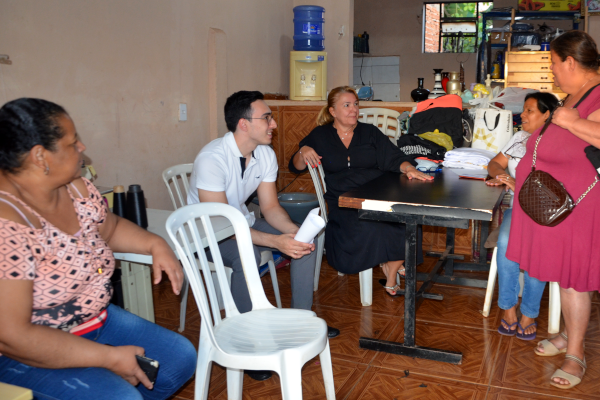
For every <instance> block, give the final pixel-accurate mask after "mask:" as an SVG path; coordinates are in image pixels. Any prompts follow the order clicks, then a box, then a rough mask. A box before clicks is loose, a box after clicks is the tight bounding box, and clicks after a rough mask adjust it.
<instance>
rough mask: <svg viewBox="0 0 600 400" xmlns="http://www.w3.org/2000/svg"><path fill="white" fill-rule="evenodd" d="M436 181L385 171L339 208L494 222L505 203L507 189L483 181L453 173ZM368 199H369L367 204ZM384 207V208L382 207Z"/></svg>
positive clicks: (343, 199)
mask: <svg viewBox="0 0 600 400" xmlns="http://www.w3.org/2000/svg"><path fill="white" fill-rule="evenodd" d="M432 175H433V176H434V177H435V179H434V180H433V181H419V180H416V179H413V180H410V179H408V178H407V177H406V175H404V174H397V173H394V172H386V173H385V174H383V175H382V176H380V177H379V178H377V179H374V180H372V181H371V182H368V183H366V184H364V185H362V186H360V187H359V188H356V189H354V190H351V191H349V192H346V193H344V194H343V195H341V196H340V199H339V205H340V207H351V208H357V209H363V210H365V209H368V210H376V211H383V210H384V208H386V207H387V211H392V210H390V208H393V211H395V212H400V213H406V214H427V215H432V216H439V217H448V216H451V217H454V218H456V217H463V218H468V219H477V220H488V221H489V220H491V219H492V214H493V211H494V209H495V208H496V207H497V206H498V205H499V204H500V202H501V201H502V197H503V194H504V191H505V187H504V186H487V185H486V184H485V182H484V181H482V180H474V179H460V178H459V177H458V175H457V174H455V173H454V172H452V171H449V170H445V171H442V172H438V173H435V174H432ZM365 200H369V201H368V202H367V203H366V204H365V203H363V202H364V201H365ZM382 207H383V208H382Z"/></svg>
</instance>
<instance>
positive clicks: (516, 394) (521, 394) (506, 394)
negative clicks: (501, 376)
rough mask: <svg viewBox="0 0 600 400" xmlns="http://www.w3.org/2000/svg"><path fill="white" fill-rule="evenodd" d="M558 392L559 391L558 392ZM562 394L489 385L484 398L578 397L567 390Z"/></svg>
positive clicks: (546, 399)
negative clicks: (540, 392)
mask: <svg viewBox="0 0 600 400" xmlns="http://www.w3.org/2000/svg"><path fill="white" fill-rule="evenodd" d="M559 394H560V393H559ZM562 394H563V396H554V395H548V394H538V393H534V392H525V391H519V390H511V389H501V388H496V387H491V388H490V390H489V391H488V395H487V398H486V400H560V399H578V398H579V397H577V396H575V397H571V396H570V395H569V391H568V390H564V391H563V392H562Z"/></svg>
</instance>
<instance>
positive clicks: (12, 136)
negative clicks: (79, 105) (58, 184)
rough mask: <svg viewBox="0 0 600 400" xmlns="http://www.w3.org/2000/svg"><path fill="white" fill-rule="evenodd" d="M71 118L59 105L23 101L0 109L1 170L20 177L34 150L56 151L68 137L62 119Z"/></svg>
mask: <svg viewBox="0 0 600 400" xmlns="http://www.w3.org/2000/svg"><path fill="white" fill-rule="evenodd" d="M61 115H68V114H67V112H66V111H65V109H64V108H62V107H61V106H59V105H58V104H55V103H52V102H50V101H46V100H42V99H31V98H20V99H17V100H13V101H10V102H8V103H6V104H5V105H4V106H2V108H0V170H3V171H7V172H9V173H13V174H14V173H17V172H18V171H19V169H20V168H21V166H22V164H23V160H24V159H25V157H26V156H27V154H28V153H29V152H30V151H31V149H32V148H33V146H36V145H38V144H39V145H42V146H43V147H44V148H45V149H46V150H50V151H55V150H56V142H57V141H58V140H59V139H60V138H62V137H63V136H64V135H65V132H63V130H62V129H61V127H60V126H59V125H58V118H59V117H60V116H61Z"/></svg>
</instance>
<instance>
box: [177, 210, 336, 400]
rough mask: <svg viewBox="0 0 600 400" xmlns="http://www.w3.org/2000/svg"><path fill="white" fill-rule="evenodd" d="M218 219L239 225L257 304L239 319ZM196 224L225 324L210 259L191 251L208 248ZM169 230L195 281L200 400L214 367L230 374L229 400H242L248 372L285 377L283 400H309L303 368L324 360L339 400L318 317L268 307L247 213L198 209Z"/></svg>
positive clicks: (330, 393)
mask: <svg viewBox="0 0 600 400" xmlns="http://www.w3.org/2000/svg"><path fill="white" fill-rule="evenodd" d="M212 216H223V217H225V218H227V219H228V220H229V221H230V222H231V224H232V225H233V229H234V231H235V236H236V241H237V244H238V249H239V252H240V256H241V259H242V265H243V266H244V274H245V276H246V282H247V284H248V291H249V293H250V299H251V301H252V311H250V312H247V313H244V314H240V313H239V312H238V310H237V308H236V306H235V303H234V302H233V297H232V295H231V290H230V288H229V284H228V283H227V276H226V273H225V267H224V266H223V260H222V259H221V253H220V251H219V246H218V243H217V240H216V238H215V234H214V231H213V228H212V225H211V221H210V217H212ZM197 219H200V221H201V223H202V227H203V229H204V232H205V234H206V239H207V242H208V245H209V248H210V251H211V253H212V254H213V257H214V265H215V270H216V273H217V276H218V279H217V281H218V285H219V286H220V289H221V293H222V295H223V302H224V305H225V319H222V318H221V313H220V311H219V308H218V306H217V305H216V304H217V300H216V293H215V288H214V281H213V280H212V279H204V281H203V279H202V276H204V277H207V276H210V274H211V267H210V266H209V263H208V261H207V259H206V254H205V253H204V252H202V251H200V252H198V258H196V257H195V256H194V252H193V251H192V249H191V248H190V247H191V246H190V243H193V245H194V247H195V248H202V242H201V239H200V235H199V233H198V228H197V225H196V220H197ZM166 227H167V232H168V233H169V236H170V238H171V240H172V241H173V243H175V248H176V250H177V254H178V256H179V259H180V260H181V262H182V264H183V268H184V270H185V272H186V274H187V276H188V278H189V281H190V285H191V287H192V293H193V294H194V298H195V299H196V302H197V303H198V309H199V311H200V316H201V326H200V341H199V346H198V363H197V366H196V388H195V399H196V400H200V399H206V398H207V397H208V386H209V382H210V372H211V367H212V363H213V361H214V362H216V363H218V364H219V365H221V366H223V367H225V368H227V398H228V399H237V400H241V399H242V386H243V379H244V378H243V377H244V372H243V370H273V371H275V372H277V374H278V375H279V376H280V378H281V391H282V395H283V399H284V400H290V399H302V366H303V365H304V364H305V363H306V362H307V361H309V360H310V359H312V358H313V357H315V356H317V355H319V359H320V363H321V369H322V371H323V380H324V383H325V392H326V394H327V399H329V400H333V399H335V388H334V382H333V370H332V365H331V354H330V351H329V341H328V339H327V324H326V323H325V321H324V320H322V319H321V318H318V317H317V316H316V315H315V313H314V312H312V311H309V310H298V309H279V308H274V307H273V306H272V305H271V304H270V303H269V301H268V300H267V297H266V296H265V292H264V290H263V287H262V284H261V282H260V277H259V275H258V269H257V266H256V261H255V259H254V252H253V250H252V239H251V236H250V229H249V228H248V223H247V221H246V218H244V216H243V215H242V213H241V212H240V211H238V210H236V209H235V208H233V207H231V206H230V205H228V204H222V203H200V204H192V205H189V206H185V207H182V208H180V209H178V210H176V211H175V212H174V213H173V214H171V216H170V217H169V219H168V220H167V224H166ZM190 236H191V240H190ZM198 263H199V264H200V265H199V266H198ZM200 269H201V270H202V273H203V274H202V275H201V274H200ZM203 283H204V285H206V290H205V289H204V285H203ZM207 294H208V298H207ZM209 301H210V302H209Z"/></svg>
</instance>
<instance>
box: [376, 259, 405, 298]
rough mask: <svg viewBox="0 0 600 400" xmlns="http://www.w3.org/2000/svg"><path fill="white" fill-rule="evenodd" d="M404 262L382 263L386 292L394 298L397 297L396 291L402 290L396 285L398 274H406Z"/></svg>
mask: <svg viewBox="0 0 600 400" xmlns="http://www.w3.org/2000/svg"><path fill="white" fill-rule="evenodd" d="M403 263H404V261H400V262H398V261H389V262H385V263H381V264H380V265H381V270H382V271H383V274H384V275H385V277H386V283H385V286H386V288H385V290H386V291H387V292H388V293H389V294H391V295H392V296H395V295H396V291H397V290H399V289H400V287H399V286H398V284H397V283H396V273H400V274H401V275H403V274H404V268H403Z"/></svg>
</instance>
